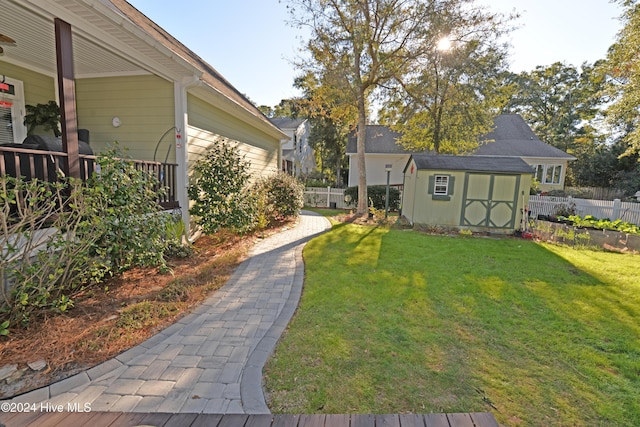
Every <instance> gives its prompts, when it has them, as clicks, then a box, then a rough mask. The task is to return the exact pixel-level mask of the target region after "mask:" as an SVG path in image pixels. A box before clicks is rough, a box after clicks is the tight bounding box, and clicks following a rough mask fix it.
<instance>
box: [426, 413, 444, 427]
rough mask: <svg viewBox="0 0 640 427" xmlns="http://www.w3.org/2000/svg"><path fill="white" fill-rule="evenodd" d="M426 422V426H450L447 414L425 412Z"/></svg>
mask: <svg viewBox="0 0 640 427" xmlns="http://www.w3.org/2000/svg"><path fill="white" fill-rule="evenodd" d="M424 423H425V426H426V427H450V426H449V420H448V419H447V414H425V415H424Z"/></svg>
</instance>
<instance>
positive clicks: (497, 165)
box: [405, 154, 533, 174]
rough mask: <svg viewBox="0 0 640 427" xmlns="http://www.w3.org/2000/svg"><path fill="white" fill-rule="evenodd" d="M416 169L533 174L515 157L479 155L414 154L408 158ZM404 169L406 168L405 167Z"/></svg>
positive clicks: (526, 165) (530, 169) (528, 167)
mask: <svg viewBox="0 0 640 427" xmlns="http://www.w3.org/2000/svg"><path fill="white" fill-rule="evenodd" d="M411 159H413V161H414V162H415V164H416V167H417V168H418V170H424V169H428V170H449V171H473V172H490V173H517V174H523V173H526V174H533V169H532V168H531V166H530V165H528V164H527V163H526V162H525V161H524V160H522V159H520V158H517V157H481V156H447V155H437V156H434V155H429V154H414V155H412V156H411V158H410V159H409V162H408V163H407V165H408V164H409V163H411ZM405 171H406V168H405Z"/></svg>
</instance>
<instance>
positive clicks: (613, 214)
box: [304, 187, 640, 225]
mask: <svg viewBox="0 0 640 427" xmlns="http://www.w3.org/2000/svg"><path fill="white" fill-rule="evenodd" d="M304 203H305V205H306V206H313V207H322V208H330V207H335V208H337V209H348V208H352V207H353V206H350V205H348V204H347V203H346V202H345V201H344V189H342V188H331V187H308V188H306V189H305V192H304ZM560 208H569V209H573V210H575V213H576V215H580V216H585V215H593V216H594V217H596V218H599V219H603V218H608V219H610V220H611V221H615V220H616V219H621V220H623V221H626V222H630V223H632V224H636V225H640V203H631V202H622V201H620V199H615V200H613V201H610V200H591V199H577V198H573V197H551V196H530V197H529V211H531V216H532V217H534V218H535V217H537V216H538V215H555V214H556V213H557V211H558V210H559V209H560Z"/></svg>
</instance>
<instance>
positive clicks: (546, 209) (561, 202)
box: [529, 196, 640, 225]
mask: <svg viewBox="0 0 640 427" xmlns="http://www.w3.org/2000/svg"><path fill="white" fill-rule="evenodd" d="M561 208H570V209H571V208H573V209H574V210H575V212H576V215H580V216H582V217H584V216H585V215H593V216H594V217H596V218H598V219H604V218H608V219H610V220H611V221H615V220H616V219H621V220H623V221H626V222H629V223H631V224H636V225H640V203H631V202H622V201H620V199H615V200H614V201H610V200H589V199H575V198H572V197H550V196H530V197H529V210H530V211H531V213H532V215H533V216H536V217H537V216H538V215H554V214H556V212H557V211H558V209H561Z"/></svg>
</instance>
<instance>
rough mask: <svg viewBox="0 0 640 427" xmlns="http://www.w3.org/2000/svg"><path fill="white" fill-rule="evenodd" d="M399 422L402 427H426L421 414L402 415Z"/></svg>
mask: <svg viewBox="0 0 640 427" xmlns="http://www.w3.org/2000/svg"><path fill="white" fill-rule="evenodd" d="M399 420H400V425H401V426H402V427H425V425H424V417H423V416H422V415H420V414H401V415H400V417H399Z"/></svg>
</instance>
